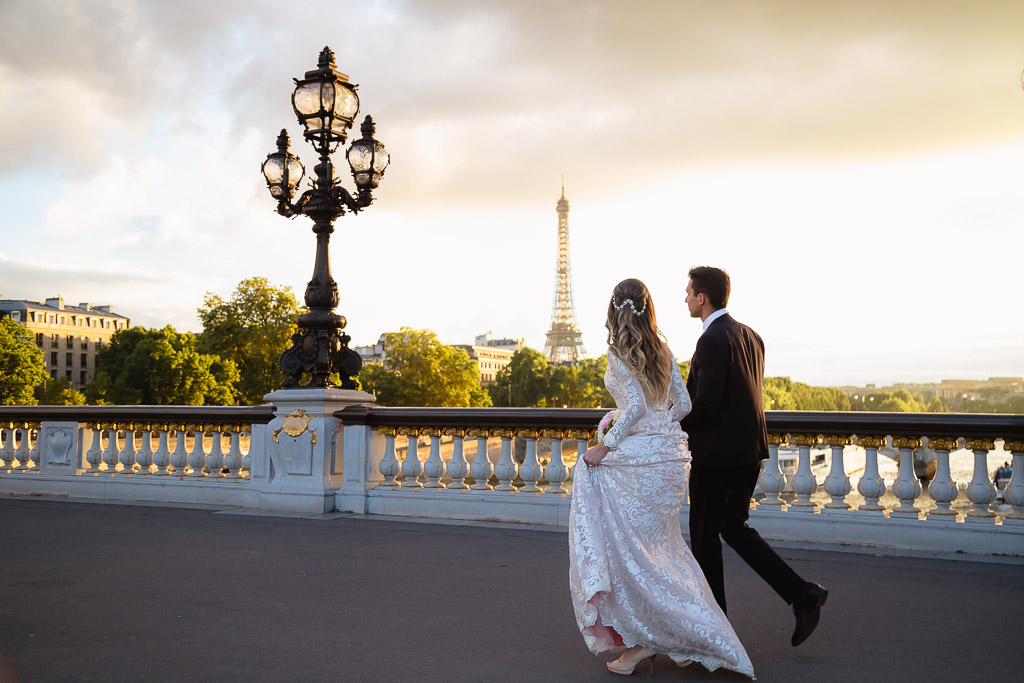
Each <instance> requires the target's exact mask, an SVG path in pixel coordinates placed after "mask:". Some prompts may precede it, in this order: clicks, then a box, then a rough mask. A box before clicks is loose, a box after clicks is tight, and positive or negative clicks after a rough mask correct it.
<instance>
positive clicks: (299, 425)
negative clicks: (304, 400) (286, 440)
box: [272, 408, 316, 443]
mask: <svg viewBox="0 0 1024 683" xmlns="http://www.w3.org/2000/svg"><path fill="white" fill-rule="evenodd" d="M312 420H313V416H312V415H307V414H306V411H305V410H303V409H302V408H298V409H297V410H293V411H292V412H291V414H290V415H288V417H284V418H281V426H280V427H278V428H277V429H275V430H274V431H273V433H272V434H273V437H274V443H281V442H280V441H279V440H278V434H280V433H281V432H284V433H285V434H287V435H288V436H290V437H292V438H293V439H294V438H295V437H297V436H299V435H300V434H302V433H303V432H305V431H306V430H307V429H309V423H310V422H311V421H312ZM309 433H310V434H311V435H312V437H313V440H312V443H316V431H315V430H312V429H310V430H309Z"/></svg>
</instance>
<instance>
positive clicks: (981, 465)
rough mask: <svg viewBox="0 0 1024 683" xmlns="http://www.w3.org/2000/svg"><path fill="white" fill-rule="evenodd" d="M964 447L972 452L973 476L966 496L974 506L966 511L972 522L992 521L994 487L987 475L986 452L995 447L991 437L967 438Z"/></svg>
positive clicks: (994, 497)
mask: <svg viewBox="0 0 1024 683" xmlns="http://www.w3.org/2000/svg"><path fill="white" fill-rule="evenodd" d="M965 447H966V448H967V450H969V451H973V452H974V476H972V477H971V483H970V484H968V485H967V498H968V499H969V500H970V501H971V502H972V503H974V507H973V508H971V509H970V510H968V511H967V518H968V519H969V520H970V521H972V522H993V521H995V517H996V513H995V511H993V510H992V506H991V505H990V503H991V502H992V501H994V500H995V499H996V487H995V486H994V485H993V484H992V480H991V479H990V478H989V476H988V452H989V451H990V450H992V449H994V448H995V447H996V444H995V441H994V440H993V439H968V441H967V443H966V444H965Z"/></svg>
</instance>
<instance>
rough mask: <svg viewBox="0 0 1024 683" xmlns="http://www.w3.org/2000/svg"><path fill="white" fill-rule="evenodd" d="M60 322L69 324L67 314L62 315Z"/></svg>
mask: <svg viewBox="0 0 1024 683" xmlns="http://www.w3.org/2000/svg"><path fill="white" fill-rule="evenodd" d="M60 324H61V325H67V324H68V318H67V316H65V315H62V316H61V317H60Z"/></svg>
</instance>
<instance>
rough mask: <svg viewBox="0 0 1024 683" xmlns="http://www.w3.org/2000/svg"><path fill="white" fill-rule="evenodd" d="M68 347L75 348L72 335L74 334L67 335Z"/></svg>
mask: <svg viewBox="0 0 1024 683" xmlns="http://www.w3.org/2000/svg"><path fill="white" fill-rule="evenodd" d="M68 348H69V349H73V348H75V337H74V335H70V334H69V335H68Z"/></svg>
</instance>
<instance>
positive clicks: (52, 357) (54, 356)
mask: <svg viewBox="0 0 1024 683" xmlns="http://www.w3.org/2000/svg"><path fill="white" fill-rule="evenodd" d="M56 364H57V352H56V351H50V365H56ZM56 376H57V375H54V377H56Z"/></svg>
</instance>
